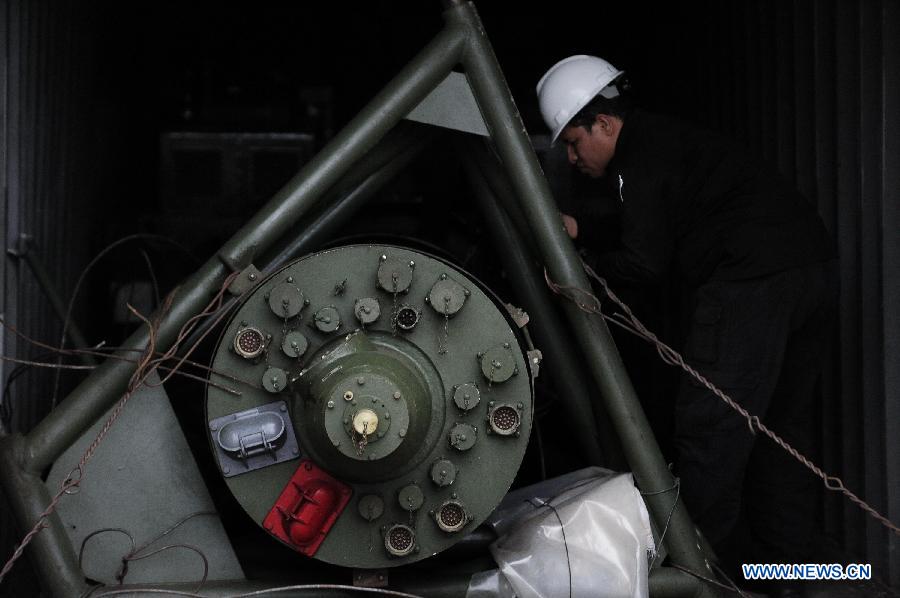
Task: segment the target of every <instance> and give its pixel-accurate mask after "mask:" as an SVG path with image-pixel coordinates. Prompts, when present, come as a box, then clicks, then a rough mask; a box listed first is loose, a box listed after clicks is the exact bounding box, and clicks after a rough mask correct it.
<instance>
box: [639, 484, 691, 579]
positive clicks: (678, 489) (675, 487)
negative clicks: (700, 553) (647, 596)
mask: <svg viewBox="0 0 900 598" xmlns="http://www.w3.org/2000/svg"><path fill="white" fill-rule="evenodd" d="M672 490H674V491H675V500H673V501H672V508H671V509H669V516H668V517H666V525H665V526H664V527H663V531H662V533H661V534H660V535H659V546H662V543H663V541H665V539H666V532H668V531H669V523H671V521H672V515H674V514H675V508H676V507H677V506H678V497H679V496H680V494H681V478H675V483H674V484H673V485H672V487H671V488H666V489H665V490H657V491H656V492H641V496H658V495H660V494H665V493H667V492H671V491H672ZM660 553H661V551H660V550H659V549H657V550H656V554H655V555H653V560H651V561H650V568H651V569H652V568H653V565H654V564H656V559H657V558H659V555H660Z"/></svg>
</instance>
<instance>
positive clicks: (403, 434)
mask: <svg viewBox="0 0 900 598" xmlns="http://www.w3.org/2000/svg"><path fill="white" fill-rule="evenodd" d="M405 436H406V430H400V438H403V437H405Z"/></svg>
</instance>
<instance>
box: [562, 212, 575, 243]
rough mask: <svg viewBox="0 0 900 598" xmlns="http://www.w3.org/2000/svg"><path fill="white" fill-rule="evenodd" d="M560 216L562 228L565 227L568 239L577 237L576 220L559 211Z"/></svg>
mask: <svg viewBox="0 0 900 598" xmlns="http://www.w3.org/2000/svg"><path fill="white" fill-rule="evenodd" d="M559 215H560V217H561V218H562V222H563V228H564V229H566V234H567V235H569V238H570V239H577V238H578V221H577V220H575V219H574V218H572V217H571V216H569V215H568V214H563V213H562V212H560V213H559Z"/></svg>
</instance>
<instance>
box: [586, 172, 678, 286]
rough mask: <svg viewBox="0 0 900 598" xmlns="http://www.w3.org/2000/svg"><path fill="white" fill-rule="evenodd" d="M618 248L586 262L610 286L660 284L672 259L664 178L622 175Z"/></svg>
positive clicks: (667, 200)
mask: <svg viewBox="0 0 900 598" xmlns="http://www.w3.org/2000/svg"><path fill="white" fill-rule="evenodd" d="M617 176H619V199H620V201H621V202H622V236H621V248H620V249H618V250H616V251H611V252H607V253H601V254H599V255H597V256H595V257H594V258H593V259H590V258H589V259H588V264H590V265H591V266H592V267H593V268H594V270H596V272H597V273H598V274H599V275H600V276H603V277H604V278H606V279H607V280H609V281H610V282H612V283H614V284H615V283H616V282H625V283H631V284H653V283H658V282H660V281H661V280H662V279H663V278H664V276H665V274H666V272H667V271H668V269H669V267H670V265H671V263H672V259H673V257H674V250H675V247H674V239H673V235H672V230H671V229H672V226H671V219H670V214H669V207H670V205H671V204H670V201H669V200H670V198H669V197H668V185H667V184H666V183H665V180H664V178H663V177H659V176H652V175H650V176H647V175H646V174H629V173H623V174H621V175H617Z"/></svg>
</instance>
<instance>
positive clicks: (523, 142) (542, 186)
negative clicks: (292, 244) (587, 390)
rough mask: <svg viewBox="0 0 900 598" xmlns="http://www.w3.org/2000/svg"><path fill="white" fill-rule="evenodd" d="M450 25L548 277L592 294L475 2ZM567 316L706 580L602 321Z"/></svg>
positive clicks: (678, 552) (653, 500)
mask: <svg viewBox="0 0 900 598" xmlns="http://www.w3.org/2000/svg"><path fill="white" fill-rule="evenodd" d="M444 14H445V18H446V19H447V20H448V22H457V23H460V24H465V25H466V26H467V27H468V28H469V29H470V30H471V31H474V32H477V34H476V35H472V36H470V37H469V39H468V44H467V45H466V51H465V53H464V54H463V66H464V68H465V71H466V75H467V76H468V79H469V82H470V84H471V85H472V88H473V91H474V92H475V97H476V99H477V100H478V103H479V106H480V107H481V110H482V113H483V115H484V117H485V120H486V121H487V124H488V128H489V129H490V131H491V138H492V140H493V141H494V143H495V144H496V147H497V150H498V152H499V155H500V158H501V159H502V161H503V164H504V166H505V167H506V168H507V169H509V170H510V171H511V176H510V180H511V182H512V184H513V187H514V188H515V191H516V195H517V196H518V197H519V201H520V202H521V204H522V210H523V212H524V214H525V218H526V219H527V220H528V223H529V225H530V226H529V228H530V229H531V231H532V234H533V235H534V241H535V243H536V245H537V248H538V249H539V251H540V254H541V256H542V257H543V259H544V260H545V262H546V266H547V268H548V270H549V272H550V276H551V277H552V278H553V279H554V280H555V281H556V282H557V283H559V284H562V285H566V286H573V287H578V288H581V289H590V283H589V281H588V279H587V276H586V275H585V273H584V271H583V270H582V269H581V267H580V260H579V259H578V255H577V254H576V252H575V248H574V246H573V245H572V243H571V241H570V240H569V239H568V238H567V237H566V235H565V233H564V232H563V229H562V227H561V226H560V225H559V214H558V212H557V209H556V207H555V204H554V202H553V197H552V195H551V193H550V186H549V184H548V183H547V179H546V178H545V177H544V176H543V172H542V170H541V167H540V164H539V162H538V160H537V156H536V155H535V153H534V149H533V147H532V146H531V142H530V140H529V138H528V136H527V134H526V131H525V126H524V124H523V123H522V119H521V117H520V116H519V113H518V110H517V109H516V107H515V104H514V103H513V100H512V94H511V92H510V90H509V87H508V86H507V84H506V80H505V78H504V77H503V73H502V72H501V70H500V66H499V65H498V64H497V59H496V57H495V56H494V52H493V50H492V48H491V46H490V43H489V42H488V39H487V36H486V34H485V32H484V29H483V27H482V25H481V21H480V19H479V17H478V14H477V12H476V11H475V6H474V5H473V4H472V3H467V4H466V5H465V6H458V7H454V8H452V9H449V10H447V11H446V12H445V13H444ZM564 309H565V311H566V312H567V314H568V317H569V321H570V324H571V326H572V329H573V330H574V332H575V335H576V337H577V339H578V343H579V345H580V347H581V350H582V351H583V352H584V354H585V356H586V358H587V360H588V364H589V366H590V367H591V370H592V374H593V377H594V380H595V381H596V383H597V385H598V387H599V389H600V392H601V396H602V399H603V401H604V404H605V406H606V409H607V412H608V413H609V416H610V419H611V420H612V422H613V425H614V426H615V427H616V431H617V432H618V434H619V438H620V439H621V441H622V448H623V450H624V451H625V457H626V459H627V460H628V463H629V464H630V465H631V468H632V470H633V473H634V476H635V480H636V481H637V483H638V485H639V487H640V488H641V490H643V491H644V492H648V493H652V494H650V495H649V496H647V498H646V502H647V505H648V508H649V510H650V512H651V514H652V516H653V518H654V520H655V521H656V524H657V525H658V526H659V529H663V528H664V527H666V524H667V522H668V533H667V536H666V544H667V545H668V548H669V553H670V555H671V558H672V559H673V561H674V562H676V563H678V564H681V565H683V566H685V567H688V568H690V569H692V570H694V571H697V572H702V573H703V574H708V573H709V567H708V565H707V564H706V561H705V559H704V557H703V555H702V553H701V552H700V549H699V548H698V545H697V538H696V532H695V530H694V525H693V522H692V521H691V519H690V517H689V516H688V514H687V510H686V509H685V508H684V507H683V505H681V503H680V501H675V504H674V506H673V493H672V492H665V491H666V490H667V489H670V488H673V486H674V479H673V477H672V474H671V472H670V471H669V469H668V467H667V465H666V462H665V459H664V458H663V456H662V452H661V451H660V449H659V445H658V444H657V442H656V439H655V438H654V436H653V433H652V431H651V430H650V425H649V423H648V422H647V418H646V416H645V414H644V411H643V409H642V408H641V405H640V402H639V401H638V398H637V395H636V393H635V391H634V387H633V386H632V384H631V380H630V379H629V378H628V374H627V373H626V371H625V366H624V364H623V363H622V359H621V357H620V356H619V352H618V350H617V349H616V346H615V343H614V342H613V340H612V337H611V336H610V333H609V330H608V329H607V327H606V324H605V323H604V321H603V319H602V318H601V317H600V316H599V315H594V314H588V313H585V312H584V311H582V310H581V309H579V307H578V306H577V305H575V304H574V303H572V302H570V301H566V302H565V304H564Z"/></svg>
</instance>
